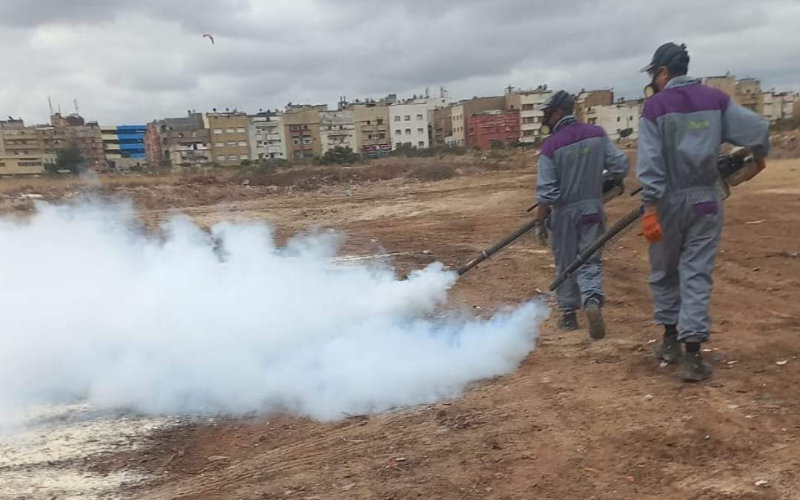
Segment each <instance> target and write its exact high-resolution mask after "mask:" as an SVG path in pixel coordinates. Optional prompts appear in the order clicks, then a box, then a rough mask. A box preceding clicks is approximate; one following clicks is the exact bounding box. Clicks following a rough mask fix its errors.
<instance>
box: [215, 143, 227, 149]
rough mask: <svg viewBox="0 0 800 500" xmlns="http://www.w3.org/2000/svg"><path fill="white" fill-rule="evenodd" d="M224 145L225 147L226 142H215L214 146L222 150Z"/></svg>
mask: <svg viewBox="0 0 800 500" xmlns="http://www.w3.org/2000/svg"><path fill="white" fill-rule="evenodd" d="M224 145H225V143H224V142H215V143H214V146H216V147H218V148H221V147H222V146H224Z"/></svg>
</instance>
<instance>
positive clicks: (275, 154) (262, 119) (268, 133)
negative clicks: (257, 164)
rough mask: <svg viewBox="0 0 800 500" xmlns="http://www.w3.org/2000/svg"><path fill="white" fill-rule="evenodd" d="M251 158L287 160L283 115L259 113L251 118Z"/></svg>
mask: <svg viewBox="0 0 800 500" xmlns="http://www.w3.org/2000/svg"><path fill="white" fill-rule="evenodd" d="M248 130H249V133H250V158H252V159H253V160H264V159H282V160H285V159H286V136H285V135H284V133H283V115H282V114H281V113H279V112H276V111H264V112H259V113H258V114H257V115H255V116H251V117H250V128H249V129H248Z"/></svg>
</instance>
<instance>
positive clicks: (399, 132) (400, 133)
mask: <svg viewBox="0 0 800 500" xmlns="http://www.w3.org/2000/svg"><path fill="white" fill-rule="evenodd" d="M394 135H403V131H402V130H400V129H397V130H395V131H394Z"/></svg>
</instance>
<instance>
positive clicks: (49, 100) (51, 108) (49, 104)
mask: <svg viewBox="0 0 800 500" xmlns="http://www.w3.org/2000/svg"><path fill="white" fill-rule="evenodd" d="M47 105H48V106H50V116H53V100H52V99H50V96H47Z"/></svg>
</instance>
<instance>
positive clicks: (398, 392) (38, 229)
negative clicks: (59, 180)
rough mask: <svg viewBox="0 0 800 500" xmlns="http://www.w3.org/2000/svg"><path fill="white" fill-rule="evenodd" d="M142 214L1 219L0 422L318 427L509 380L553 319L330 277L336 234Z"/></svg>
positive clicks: (363, 270) (414, 288)
mask: <svg viewBox="0 0 800 500" xmlns="http://www.w3.org/2000/svg"><path fill="white" fill-rule="evenodd" d="M134 215H135V214H134V213H133V210H132V209H131V208H130V207H129V206H122V205H119V204H115V205H111V206H109V205H100V204H97V203H93V204H88V203H85V204H82V205H78V206H71V207H55V206H50V205H47V204H42V205H39V206H38V207H37V214H36V215H35V216H33V217H32V219H31V220H29V221H26V222H16V221H10V220H0V285H1V286H0V322H2V328H0V408H2V410H0V420H2V418H3V412H6V414H8V413H10V412H13V411H19V410H20V409H24V408H26V407H29V406H30V405H34V404H41V403H60V402H66V401H76V400H80V401H88V402H90V403H92V404H93V405H96V406H97V407H99V408H108V409H131V410H135V411H140V412H144V413H155V414H176V413H179V414H186V413H188V414H203V413H225V414H243V413H247V412H253V411H272V410H285V411H291V412H295V413H297V414H301V415H308V416H311V417H313V418H316V419H320V420H330V419H337V418H341V417H343V416H345V415H346V414H359V413H372V412H378V411H383V410H387V409H390V408H394V407H399V406H405V405H413V404H419V403H429V402H433V401H436V400H438V399H441V398H446V397H452V396H454V395H457V394H458V393H459V392H460V391H461V390H463V388H464V386H465V385H466V384H467V383H469V382H470V381H474V380H477V379H481V378H486V377H492V376H496V375H501V374H506V373H509V372H511V371H512V370H514V369H515V368H516V367H517V365H518V364H519V363H520V361H521V360H522V359H523V358H524V357H525V356H526V355H527V354H528V353H529V352H530V351H531V350H532V349H533V347H534V341H535V336H536V327H537V325H538V322H539V320H540V319H541V318H542V317H543V316H544V315H546V308H545V307H544V306H543V305H540V304H538V303H533V302H531V303H526V304H523V305H521V306H519V307H517V308H516V309H513V310H508V311H504V312H500V313H498V314H496V315H495V316H494V317H492V318H490V319H477V318H466V317H464V316H463V315H462V316H457V317H450V318H448V319H442V318H439V319H434V318H432V317H431V316H432V313H434V312H435V311H437V310H438V309H437V308H439V307H440V306H442V305H444V304H445V302H446V299H447V291H448V289H449V288H450V287H451V286H452V285H453V284H454V283H455V280H456V275H455V273H453V272H452V271H446V270H444V269H443V267H442V265H441V264H438V263H436V264H432V265H430V266H428V267H427V268H425V269H423V270H420V271H416V272H414V273H413V274H412V275H411V276H410V278H409V279H407V280H398V279H396V278H395V277H394V275H393V273H392V271H391V270H390V269H387V268H385V267H383V268H381V267H375V266H367V265H364V264H363V263H359V264H344V265H343V264H342V263H341V262H338V263H337V262H336V261H335V259H332V258H333V257H334V256H335V255H336V253H337V250H338V244H339V238H338V237H337V236H335V235H331V234H328V233H323V234H318V235H307V236H298V237H295V238H294V239H292V240H290V241H289V243H287V245H285V246H283V247H277V246H276V244H275V242H274V240H273V237H272V234H271V231H270V228H269V227H268V226H266V225H263V224H228V223H223V224H219V225H217V226H215V227H214V228H213V229H212V232H211V233H212V234H211V235H209V234H208V233H206V232H204V231H202V230H201V229H199V228H198V227H197V226H195V225H193V224H192V223H191V222H190V221H189V220H188V219H186V218H182V217H176V218H174V219H173V220H171V221H170V222H168V223H167V224H165V225H164V227H163V235H162V236H160V237H155V236H152V235H147V234H145V233H144V232H143V231H141V229H140V228H138V226H137V223H136V222H135V217H134ZM212 236H213V238H212ZM215 238H216V239H218V241H222V247H223V248H224V251H223V253H224V258H223V259H220V256H219V255H218V253H216V252H215V251H214V245H213V244H212V243H213V241H214V239H215Z"/></svg>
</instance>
